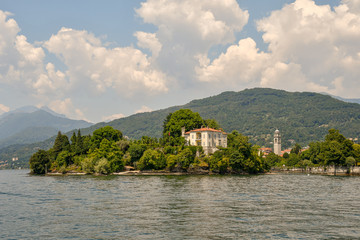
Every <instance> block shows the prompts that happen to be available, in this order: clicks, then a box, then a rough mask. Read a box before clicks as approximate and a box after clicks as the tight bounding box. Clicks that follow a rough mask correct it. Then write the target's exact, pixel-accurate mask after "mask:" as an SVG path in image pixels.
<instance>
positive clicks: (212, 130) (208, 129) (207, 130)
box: [185, 127, 227, 134]
mask: <svg viewBox="0 0 360 240" xmlns="http://www.w3.org/2000/svg"><path fill="white" fill-rule="evenodd" d="M191 132H219V133H222V134H227V133H226V132H224V131H221V130H218V129H214V128H209V127H204V128H198V129H193V130H191V131H189V132H186V133H185V134H190V133H191Z"/></svg>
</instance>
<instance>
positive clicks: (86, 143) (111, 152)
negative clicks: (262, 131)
mask: <svg viewBox="0 0 360 240" xmlns="http://www.w3.org/2000/svg"><path fill="white" fill-rule="evenodd" d="M204 125H207V126H210V127H213V128H219V127H220V126H219V124H218V123H217V122H216V121H215V120H212V119H207V120H204V119H202V118H201V117H200V115H199V114H198V113H194V112H192V111H191V110H189V109H180V110H178V111H176V112H174V113H170V114H169V115H168V116H167V117H166V119H165V120H164V123H163V137H162V138H160V139H157V138H151V137H147V136H143V137H142V138H141V139H140V140H127V139H125V138H124V137H123V134H122V133H121V132H120V131H119V130H116V129H114V128H112V127H110V126H105V127H102V128H100V129H97V130H95V131H94V132H93V134H92V136H90V135H87V136H82V135H81V132H80V130H79V131H78V133H77V134H75V133H74V134H73V136H72V137H71V139H70V140H69V139H68V137H67V136H66V135H64V134H62V133H61V132H59V133H58V135H57V137H56V139H55V143H54V146H53V147H52V148H51V149H50V150H48V151H45V150H39V151H38V152H36V153H35V154H33V155H32V156H31V158H30V168H31V172H32V173H34V174H44V173H47V172H60V173H67V172H84V173H88V174H93V173H96V174H111V173H115V172H121V171H123V170H124V167H125V166H132V167H134V168H135V169H137V170H166V171H169V172H201V171H210V172H211V173H260V172H265V171H266V170H269V167H270V166H268V165H267V164H266V161H265V160H266V159H264V158H262V157H261V156H259V154H258V147H257V146H254V145H253V144H251V143H250V142H249V139H248V138H247V137H246V136H243V135H242V134H240V133H238V132H237V131H233V132H232V133H230V134H228V147H227V148H221V149H220V150H219V151H217V152H215V153H214V154H213V155H210V156H206V155H205V154H204V152H203V149H202V147H201V146H186V144H185V140H184V138H183V137H181V127H183V126H184V127H185V129H186V130H187V131H188V130H191V129H195V128H200V127H201V126H204Z"/></svg>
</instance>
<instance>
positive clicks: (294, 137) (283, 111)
mask: <svg viewBox="0 0 360 240" xmlns="http://www.w3.org/2000/svg"><path fill="white" fill-rule="evenodd" d="M181 108H188V109H191V110H192V111H194V112H198V113H199V114H200V115H201V117H202V118H204V119H216V120H217V121H218V123H219V124H220V125H221V127H222V128H223V129H224V131H226V132H231V131H233V130H237V131H239V132H240V133H242V134H244V135H246V136H249V137H250V141H251V142H252V143H255V144H257V145H259V146H271V141H272V136H273V133H274V131H275V129H276V128H278V129H279V130H280V132H281V134H282V140H283V148H285V147H291V145H292V144H293V143H294V142H296V143H299V144H300V145H302V146H305V145H307V144H309V143H310V142H313V141H320V140H322V139H324V137H325V136H326V134H327V133H328V130H329V129H331V128H335V129H338V130H340V132H341V133H342V134H343V135H344V136H345V137H348V138H350V137H352V138H355V137H358V136H359V135H360V105H359V104H356V103H346V102H343V101H340V100H337V99H335V98H333V97H331V96H327V95H322V94H317V93H309V92H303V93H300V92H295V93H292V92H286V91H282V90H274V89H265V88H255V89H246V90H244V91H240V92H224V93H222V94H220V95H217V96H213V97H208V98H204V99H200V100H194V101H191V102H190V103H188V104H186V105H183V106H175V107H171V108H167V109H163V110H158V111H154V112H149V113H140V114H135V115H132V116H129V117H126V118H121V119H117V120H114V121H112V122H109V123H98V124H95V125H93V126H91V127H90V128H85V129H82V130H81V133H82V135H83V136H84V135H87V134H90V133H92V132H93V131H94V130H95V129H98V128H101V127H103V126H106V125H108V126H112V127H113V128H115V129H118V130H120V131H122V133H123V134H124V135H125V136H128V137H130V138H132V139H140V138H141V137H142V136H145V135H146V136H151V137H157V138H159V137H161V136H162V127H163V122H164V119H165V118H166V116H167V115H168V114H169V113H171V112H175V111H176V110H178V109H181ZM71 134H72V132H71V133H68V134H67V135H68V136H69V137H70V136H71ZM52 141H53V139H52ZM50 142H51V141H50ZM50 142H48V143H46V142H45V143H46V144H45V143H44V144H43V145H46V146H49V145H51V143H50ZM33 146H34V145H33ZM24 147H26V145H25V146H21V147H20V146H19V147H18V149H21V148H24ZM12 149H14V147H12ZM19 151H20V150H19ZM8 152H9V151H8V150H7V149H2V150H1V151H0V161H1V159H3V158H4V154H5V153H8ZM15 152H16V151H15ZM23 152H24V151H23ZM32 153H34V151H33V152H29V156H30V155H31V154H32ZM7 156H8V155H7Z"/></svg>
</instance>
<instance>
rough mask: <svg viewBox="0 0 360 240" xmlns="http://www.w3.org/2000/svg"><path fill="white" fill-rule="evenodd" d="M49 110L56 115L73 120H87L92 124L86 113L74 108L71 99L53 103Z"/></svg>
mask: <svg viewBox="0 0 360 240" xmlns="http://www.w3.org/2000/svg"><path fill="white" fill-rule="evenodd" d="M49 108H50V109H51V110H53V111H54V112H56V113H60V114H64V115H65V116H67V117H70V118H72V119H78V120H86V121H88V122H90V121H89V120H87V119H86V117H85V115H84V113H83V112H82V111H81V110H80V109H78V108H75V107H74V105H73V103H72V101H71V99H70V98H66V99H64V100H55V101H52V102H50V103H49Z"/></svg>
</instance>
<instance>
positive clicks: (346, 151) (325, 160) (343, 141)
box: [266, 129, 360, 171]
mask: <svg viewBox="0 0 360 240" xmlns="http://www.w3.org/2000/svg"><path fill="white" fill-rule="evenodd" d="M266 159H267V161H268V163H269V164H270V165H271V166H272V167H278V168H282V167H284V166H285V167H287V168H291V167H296V168H304V169H306V168H309V167H327V166H335V167H340V166H342V167H347V168H348V169H349V171H350V168H351V167H354V166H357V165H358V164H360V145H359V144H355V143H353V142H352V141H351V140H349V139H347V138H345V137H344V136H343V135H342V134H340V132H339V130H336V129H330V130H329V131H328V134H327V135H326V136H325V140H324V141H318V142H311V143H310V144H309V147H308V149H306V150H304V151H302V149H301V146H300V145H299V144H295V146H294V147H293V148H292V149H291V152H290V154H288V153H284V154H283V156H282V157H280V156H278V155H275V154H274V153H270V154H269V155H267V156H266Z"/></svg>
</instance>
